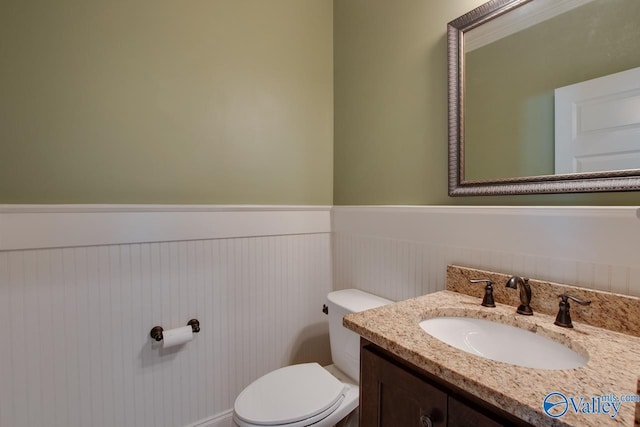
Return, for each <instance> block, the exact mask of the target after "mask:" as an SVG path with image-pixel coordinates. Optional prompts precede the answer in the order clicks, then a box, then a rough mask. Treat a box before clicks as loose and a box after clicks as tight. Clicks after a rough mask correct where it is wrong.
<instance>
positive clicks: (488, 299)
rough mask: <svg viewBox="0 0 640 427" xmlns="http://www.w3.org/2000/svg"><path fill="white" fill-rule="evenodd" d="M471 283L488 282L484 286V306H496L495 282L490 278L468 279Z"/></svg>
mask: <svg viewBox="0 0 640 427" xmlns="http://www.w3.org/2000/svg"><path fill="white" fill-rule="evenodd" d="M468 280H469V282H471V283H486V284H487V286H485V288H484V298H482V304H481V305H482V306H484V307H495V306H496V302H495V301H494V299H493V282H492V281H491V280H490V279H468Z"/></svg>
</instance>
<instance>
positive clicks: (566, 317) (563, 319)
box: [553, 292, 591, 328]
mask: <svg viewBox="0 0 640 427" xmlns="http://www.w3.org/2000/svg"><path fill="white" fill-rule="evenodd" d="M558 298H561V300H560V304H559V310H558V315H557V316H556V321H555V322H553V323H554V325H557V326H561V327H563V328H573V323H572V322H571V313H570V312H569V309H570V308H571V305H570V304H569V300H572V301H575V302H577V303H578V304H580V305H589V304H591V301H585V300H581V299H580V298H576V297H574V296H573V295H570V294H568V293H566V292H565V293H563V294H560V295H558Z"/></svg>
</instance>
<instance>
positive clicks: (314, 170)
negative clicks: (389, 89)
mask: <svg viewBox="0 0 640 427" xmlns="http://www.w3.org/2000/svg"><path fill="white" fill-rule="evenodd" d="M332 10H333V5H332V1H331V0H304V1H300V0H268V1H264V0H193V1H189V2H181V1H173V0H127V1H122V0H114V1H99V2H94V1H82V0H61V1H55V2H51V1H45V0H39V1H20V0H10V1H3V2H2V3H0V94H1V96H0V203H212V204H213V203H219V204H227V203H228V204H235V203H238V204H243V203H249V204H263V203H264V204H331V203H332V200H333V197H332V191H333V188H332V163H333V45H332V40H333V35H332V20H333V14H332Z"/></svg>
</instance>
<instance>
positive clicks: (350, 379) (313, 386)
mask: <svg viewBox="0 0 640 427" xmlns="http://www.w3.org/2000/svg"><path fill="white" fill-rule="evenodd" d="M327 299H328V303H327V305H328V310H329V313H328V314H329V337H330V343H331V355H332V358H333V362H334V364H332V365H328V366H325V367H322V366H320V365H319V364H317V363H303V364H298V365H291V366H286V367H284V368H280V369H277V370H275V371H272V372H269V373H268V374H265V375H263V376H262V377H260V378H258V379H257V380H255V381H254V382H253V383H251V384H249V385H248V386H247V387H246V388H245V389H244V390H243V391H242V392H241V393H240V394H239V395H238V397H237V398H236V401H235V404H234V408H233V409H234V410H233V422H234V424H235V425H236V426H239V427H265V426H272V427H277V426H286V427H303V426H309V425H313V426H314V427H328V426H333V425H336V424H337V423H338V422H340V421H341V420H343V419H344V418H345V417H347V416H348V415H349V414H350V413H352V412H353V411H354V410H355V409H356V408H357V407H358V398H359V388H358V381H359V363H360V362H359V359H360V357H359V356H360V337H359V336H358V335H357V334H355V333H354V332H352V331H350V330H348V329H346V328H344V327H343V326H342V318H343V317H344V316H345V315H346V314H349V313H355V312H358V311H363V310H367V309H370V308H375V307H379V306H382V305H385V304H389V303H390V302H391V301H389V300H386V299H384V298H380V297H377V296H375V295H371V294H368V293H366V292H362V291H359V290H356V289H346V290H341V291H335V292H331V293H329V295H327ZM352 425H357V424H352Z"/></svg>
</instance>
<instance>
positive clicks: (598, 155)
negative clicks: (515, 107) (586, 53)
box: [555, 68, 640, 174]
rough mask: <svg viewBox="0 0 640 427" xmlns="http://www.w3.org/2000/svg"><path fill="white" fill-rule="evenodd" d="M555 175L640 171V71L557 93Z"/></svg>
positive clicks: (608, 77) (564, 88) (634, 70)
mask: <svg viewBox="0 0 640 427" xmlns="http://www.w3.org/2000/svg"><path fill="white" fill-rule="evenodd" d="M555 125H556V135H555V147H556V155H555V173H556V174H561V173H581V172H600V171H606V170H626V169H640V68H634V69H632V70H627V71H622V72H620V73H615V74H611V75H609V76H605V77H600V78H597V79H593V80H589V81H586V82H581V83H576V84H573V85H570V86H565V87H562V88H558V89H556V91H555Z"/></svg>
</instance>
